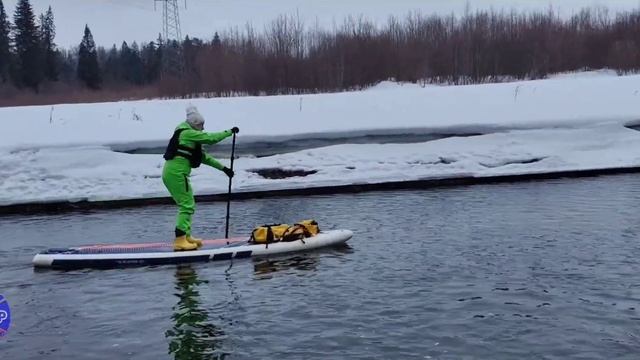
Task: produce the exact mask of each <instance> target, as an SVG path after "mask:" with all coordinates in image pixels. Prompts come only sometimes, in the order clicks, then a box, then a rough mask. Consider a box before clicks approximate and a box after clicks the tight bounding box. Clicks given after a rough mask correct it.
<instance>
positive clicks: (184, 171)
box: [162, 105, 239, 251]
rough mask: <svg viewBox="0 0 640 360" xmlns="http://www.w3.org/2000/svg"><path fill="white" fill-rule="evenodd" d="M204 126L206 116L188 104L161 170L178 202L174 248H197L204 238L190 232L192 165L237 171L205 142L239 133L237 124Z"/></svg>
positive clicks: (218, 140) (192, 207)
mask: <svg viewBox="0 0 640 360" xmlns="http://www.w3.org/2000/svg"><path fill="white" fill-rule="evenodd" d="M203 130H204V117H202V115H201V114H200V113H199V112H198V109H197V108H196V107H195V106H193V105H189V106H188V107H187V120H186V121H184V122H182V123H180V124H179V125H178V127H176V129H175V132H174V133H173V136H172V137H171V140H170V141H169V145H168V146H167V150H166V151H165V154H164V159H165V160H166V162H165V163H164V168H163V170H162V182H163V183H164V185H165V186H166V187H167V190H169V193H170V194H171V197H172V198H173V200H174V201H175V202H176V205H178V216H177V219H176V229H175V235H176V239H175V241H174V244H173V249H174V250H175V251H188V250H196V249H197V248H199V247H200V246H202V240H200V239H197V238H194V237H192V236H191V218H192V216H193V214H194V213H195V206H196V203H195V199H194V198H193V189H192V188H191V184H190V183H189V176H190V175H191V169H193V168H197V167H199V166H200V164H205V165H209V166H211V167H214V168H216V169H218V170H220V171H222V172H224V173H225V174H226V175H227V176H228V177H230V178H231V177H233V175H234V174H233V170H231V169H229V168H228V167H226V166H224V165H222V164H221V163H220V162H219V161H218V160H216V159H214V158H213V157H212V156H211V155H209V154H207V153H205V152H203V151H202V145H203V144H215V143H218V142H220V141H222V140H224V139H226V138H228V137H229V136H231V135H233V134H235V133H238V131H239V129H238V128H237V127H234V128H233V129H230V130H225V131H222V132H213V133H209V132H204V131H203Z"/></svg>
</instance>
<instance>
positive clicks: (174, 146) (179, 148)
mask: <svg viewBox="0 0 640 360" xmlns="http://www.w3.org/2000/svg"><path fill="white" fill-rule="evenodd" d="M184 130H187V129H178V130H176V131H175V132H174V133H173V136H172V137H171V140H169V145H167V150H166V151H165V152H164V159H165V160H171V159H173V158H175V157H176V156H182V157H183V158H185V159H187V160H189V163H190V164H191V167H192V168H197V167H199V166H200V164H202V144H198V143H196V147H195V149H192V148H190V147H186V146H184V145H180V133H182V132H183V131H184Z"/></svg>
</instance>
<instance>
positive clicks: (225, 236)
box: [224, 133, 236, 239]
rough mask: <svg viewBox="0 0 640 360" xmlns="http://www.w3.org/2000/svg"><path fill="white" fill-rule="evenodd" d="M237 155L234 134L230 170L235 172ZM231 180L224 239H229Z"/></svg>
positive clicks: (234, 136)
mask: <svg viewBox="0 0 640 360" xmlns="http://www.w3.org/2000/svg"><path fill="white" fill-rule="evenodd" d="M235 153H236V134H235V133H234V134H233V142H232V143H231V165H229V169H231V170H232V171H233V158H234V157H235ZM231 180H233V178H231V177H230V178H229V191H228V192H227V222H226V224H225V228H224V238H225V239H228V238H229V210H230V209H231Z"/></svg>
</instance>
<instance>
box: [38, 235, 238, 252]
mask: <svg viewBox="0 0 640 360" xmlns="http://www.w3.org/2000/svg"><path fill="white" fill-rule="evenodd" d="M248 241H249V239H248V238H246V237H237V238H229V239H212V240H202V247H201V248H199V249H198V250H210V249H219V248H224V247H231V246H234V245H235V246H238V245H242V244H246V243H248ZM164 252H174V250H173V242H156V243H137V244H109V245H86V246H78V247H69V248H57V249H48V250H47V251H45V252H43V254H78V255H80V254H140V253H164Z"/></svg>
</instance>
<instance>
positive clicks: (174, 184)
mask: <svg viewBox="0 0 640 360" xmlns="http://www.w3.org/2000/svg"><path fill="white" fill-rule="evenodd" d="M180 160H182V159H174V160H169V161H167V162H165V164H164V168H163V170H162V182H163V183H164V186H166V187H167V190H169V193H170V194H171V197H172V198H173V201H175V202H176V205H178V216H177V218H176V237H178V236H180V235H191V218H192V217H193V214H194V213H195V211H196V202H195V200H194V198H193V189H192V188H191V184H190V183H189V175H190V172H191V169H190V168H189V167H188V165H187V166H184V165H185V164H183V161H180ZM182 233H184V234H182Z"/></svg>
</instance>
